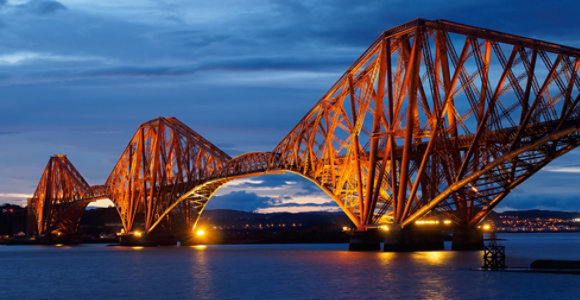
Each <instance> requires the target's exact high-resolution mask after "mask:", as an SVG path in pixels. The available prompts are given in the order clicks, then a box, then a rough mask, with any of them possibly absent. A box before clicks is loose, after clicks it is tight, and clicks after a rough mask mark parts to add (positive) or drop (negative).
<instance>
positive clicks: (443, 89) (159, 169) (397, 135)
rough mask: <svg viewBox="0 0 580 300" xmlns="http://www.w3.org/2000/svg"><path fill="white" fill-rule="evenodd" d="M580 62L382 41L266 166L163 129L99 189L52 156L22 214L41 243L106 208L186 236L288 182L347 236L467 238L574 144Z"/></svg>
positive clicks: (574, 54)
mask: <svg viewBox="0 0 580 300" xmlns="http://www.w3.org/2000/svg"><path fill="white" fill-rule="evenodd" d="M579 65H580V50H578V49H575V48H570V47H566V46H561V45H556V44H552V43H548V42H543V41H539V40H534V39H529V38H524V37H518V36H514V35H510V34H505V33H501V32H496V31H492V30H486V29H481V28H475V27H471V26H466V25H462V24H457V23H452V22H449V21H443V20H437V21H429V20H422V19H418V20H414V21H412V22H409V23H406V24H403V25H401V26H397V27H395V28H392V29H389V30H387V31H385V32H383V34H382V35H381V36H380V37H379V38H378V39H377V40H376V41H374V42H373V43H372V45H371V46H370V47H369V48H368V49H367V50H366V51H365V52H364V53H363V54H362V55H361V56H360V57H359V58H358V59H357V60H356V61H355V62H354V63H353V64H352V65H351V66H350V67H349V69H348V70H347V71H346V72H345V73H344V74H343V75H342V76H341V77H340V79H339V80H338V81H337V82H336V83H335V84H334V85H333V86H332V87H331V88H330V90H328V92H326V94H324V95H323V96H322V98H321V99H320V100H318V102H316V104H315V105H314V107H313V108H312V109H311V110H310V111H309V112H308V113H307V114H306V115H305V116H304V117H303V118H302V119H301V120H300V121H299V122H298V124H297V125H296V126H295V127H294V128H293V129H292V130H291V131H290V132H289V133H288V135H286V136H285V137H284V138H283V139H282V141H281V142H280V143H279V144H278V145H277V146H276V147H275V148H274V149H273V150H272V151H271V152H253V153H246V154H243V155H240V156H238V157H234V158H231V157H230V156H228V155H227V154H226V153H224V152H223V151H221V150H220V149H219V148H217V147H216V146H215V145H213V144H211V143H210V142H209V141H207V140H205V139H204V138H203V137H201V136H200V135H199V134H197V133H196V132H194V131H193V130H192V129H190V128H188V127H187V126H186V125H184V124H183V123H181V122H179V121H178V120H177V119H175V118H158V119H155V120H152V121H149V122H146V123H143V124H141V126H139V128H138V129H137V131H136V133H135V135H134V136H133V138H132V139H131V141H130V142H129V145H128V146H127V148H126V149H125V151H124V152H123V154H122V156H121V158H120V159H119V161H118V162H117V164H116V166H115V168H114V169H113V171H112V172H111V174H110V175H109V178H108V179H107V181H106V183H105V184H104V185H99V186H90V185H89V184H88V183H87V182H86V181H85V180H84V179H83V178H82V176H81V175H80V173H79V172H78V171H77V170H76V169H75V168H74V167H73V166H72V164H71V163H70V162H69V161H68V159H67V158H66V156H63V155H57V156H53V157H52V158H51V159H50V161H49V163H48V165H47V167H46V169H45V171H44V174H43V176H42V178H41V179H40V182H39V184H38V187H37V189H36V192H35V193H34V196H33V198H31V199H30V206H31V208H33V209H34V212H35V214H36V218H37V224H38V233H39V234H40V235H49V234H59V233H72V232H74V231H75V230H76V228H77V226H78V223H79V221H80V218H81V215H82V212H83V211H84V209H85V207H86V205H87V204H88V203H90V202H91V201H95V200H97V199H101V198H109V199H111V200H112V201H113V203H114V204H115V206H116V208H117V211H118V212H119V215H120V217H121V220H122V223H123V226H124V228H125V232H127V233H130V232H131V231H132V230H134V224H135V220H136V216H138V215H139V216H142V218H143V220H144V224H145V225H144V226H145V230H146V232H147V233H150V232H152V231H153V230H154V229H155V228H159V227H163V226H181V228H190V229H191V227H192V226H195V224H196V222H197V220H198V218H199V216H200V214H201V213H202V211H203V209H204V207H205V205H206V204H207V202H208V201H209V200H210V198H211V197H212V195H213V194H214V193H215V192H216V191H217V190H218V189H219V188H220V187H221V186H222V185H223V184H225V183H226V182H228V181H231V180H234V179H237V178H241V177H247V176H254V175H260V174H268V173H282V172H291V173H295V174H298V175H300V176H302V177H304V178H307V179H308V180H310V181H312V182H313V183H315V184H316V185H318V186H319V187H320V188H321V189H322V190H324V191H325V192H326V193H327V194H328V195H329V196H330V197H331V198H332V199H334V200H335V201H336V203H338V205H339V206H340V208H341V209H342V210H343V211H344V212H345V213H346V215H347V216H348V217H349V218H350V220H351V221H352V222H353V223H354V225H355V226H356V227H357V229H358V230H361V231H364V230H367V229H371V228H376V227H378V226H380V225H382V224H391V225H390V226H398V227H400V228H405V227H408V226H409V225H411V224H412V223H413V222H414V221H415V220H417V219H418V218H420V217H422V216H424V215H426V214H428V213H430V212H431V211H433V210H436V211H438V212H439V213H444V214H447V215H448V216H449V217H451V218H453V219H454V222H455V224H457V226H462V227H465V228H470V227H474V226H476V225H477V224H478V223H480V222H481V221H482V220H483V219H484V218H485V216H486V215H487V214H488V213H489V212H490V211H491V210H492V209H493V208H494V207H495V206H496V205H497V204H498V203H499V202H500V201H501V200H502V199H503V198H504V197H505V196H506V195H508V193H509V192H510V191H511V190H513V189H514V188H516V187H517V186H518V185H519V184H521V183H522V182H523V181H525V180H526V179H527V178H529V177H530V176H532V175H533V174H534V173H536V172H537V171H538V170H540V169H541V168H542V167H544V166H545V165H547V164H548V163H549V162H550V161H552V160H553V159H555V158H557V157H559V156H561V155H563V154H565V153H566V152H568V151H570V150H572V149H573V148H575V147H577V146H578V145H579V144H580V108H579V107H578V105H577V104H578V101H579V100H580V78H579V76H578V74H577V73H578V67H579Z"/></svg>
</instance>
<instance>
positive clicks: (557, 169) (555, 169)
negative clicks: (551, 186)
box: [544, 166, 580, 173]
mask: <svg viewBox="0 0 580 300" xmlns="http://www.w3.org/2000/svg"><path fill="white" fill-rule="evenodd" d="M544 170H546V171H548V172H555V173H580V167H576V166H569V167H546V168H545V169H544Z"/></svg>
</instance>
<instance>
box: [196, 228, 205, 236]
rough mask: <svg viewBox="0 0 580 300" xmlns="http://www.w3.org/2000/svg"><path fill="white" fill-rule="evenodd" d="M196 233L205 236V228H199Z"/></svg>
mask: <svg viewBox="0 0 580 300" xmlns="http://www.w3.org/2000/svg"><path fill="white" fill-rule="evenodd" d="M195 235H197V236H204V235H205V230H203V229H198V230H197V231H196V232H195Z"/></svg>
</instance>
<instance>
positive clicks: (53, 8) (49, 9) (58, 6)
mask: <svg viewBox="0 0 580 300" xmlns="http://www.w3.org/2000/svg"><path fill="white" fill-rule="evenodd" d="M23 8H25V9H26V10H27V11H29V12H31V13H34V14H38V15H48V14H52V13H55V12H57V11H60V10H66V7H65V6H64V5H63V4H62V3H60V2H58V1H50V0H48V1H47V0H31V1H29V2H28V3H26V4H24V5H23Z"/></svg>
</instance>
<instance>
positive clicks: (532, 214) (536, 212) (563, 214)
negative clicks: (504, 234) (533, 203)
mask: <svg viewBox="0 0 580 300" xmlns="http://www.w3.org/2000/svg"><path fill="white" fill-rule="evenodd" d="M498 216H512V217H519V218H542V219H545V218H559V219H574V218H580V212H567V211H553V210H540V209H531V210H510V211H504V212H502V213H497V212H492V213H491V214H490V216H489V217H490V218H497V217H498Z"/></svg>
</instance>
